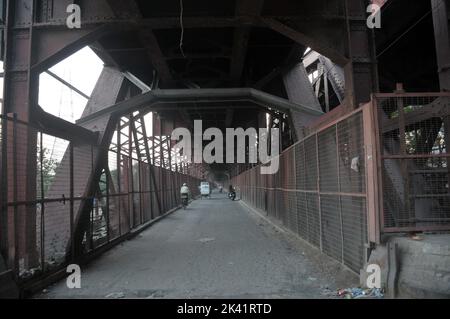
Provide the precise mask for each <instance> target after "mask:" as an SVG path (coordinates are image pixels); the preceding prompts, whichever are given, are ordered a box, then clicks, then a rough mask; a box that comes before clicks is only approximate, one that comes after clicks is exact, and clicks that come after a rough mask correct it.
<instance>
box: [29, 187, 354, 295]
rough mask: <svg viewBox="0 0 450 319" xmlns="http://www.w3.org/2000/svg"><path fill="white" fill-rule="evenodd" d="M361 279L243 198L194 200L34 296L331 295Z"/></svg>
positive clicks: (217, 195) (221, 197)
mask: <svg viewBox="0 0 450 319" xmlns="http://www.w3.org/2000/svg"><path fill="white" fill-rule="evenodd" d="M357 282H358V278H357V277H356V276H355V275H354V274H352V273H351V272H349V271H348V270H345V269H343V267H342V266H341V265H340V264H339V263H337V262H335V261H333V260H331V259H330V258H328V257H327V256H324V255H322V254H318V251H317V250H316V249H314V248H312V247H311V246H309V245H308V244H306V243H304V242H301V241H300V240H299V239H297V238H295V237H293V236H291V235H290V234H289V233H286V232H285V231H283V230H282V229H280V228H278V227H277V226H276V225H275V224H272V223H270V222H268V221H267V220H266V219H264V218H262V217H261V215H258V213H257V212H255V211H253V210H251V209H249V208H247V206H245V205H244V204H243V203H242V202H241V201H239V200H237V201H234V202H233V201H231V200H229V199H228V198H227V196H226V194H220V193H218V192H215V193H213V194H212V197H211V199H203V200H200V199H198V200H195V201H193V202H192V203H191V204H190V205H189V206H188V208H187V209H186V210H178V211H176V212H174V213H173V214H171V215H169V216H167V217H166V218H164V219H162V220H161V221H159V222H158V223H156V224H154V225H153V226H152V227H150V228H148V229H147V230H146V231H144V232H142V233H141V234H140V235H138V236H137V237H135V238H134V239H132V240H130V241H127V242H124V243H122V244H121V245H119V246H116V247H115V248H113V249H112V250H110V251H108V252H107V253H105V254H104V255H102V256H101V257H100V258H98V259H96V260H95V261H93V262H92V263H90V264H89V265H87V266H86V267H83V268H82V273H81V289H68V288H67V285H66V280H62V281H60V282H59V283H57V284H55V285H53V286H51V287H49V288H47V289H46V290H45V291H43V292H42V293H40V294H38V295H36V296H35V297H37V298H183V299H184V298H204V297H212V298H330V297H332V296H333V295H334V293H335V292H336V291H337V289H338V288H346V287H350V286H354V285H357Z"/></svg>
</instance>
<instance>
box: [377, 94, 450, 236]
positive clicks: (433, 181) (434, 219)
mask: <svg viewBox="0 0 450 319" xmlns="http://www.w3.org/2000/svg"><path fill="white" fill-rule="evenodd" d="M375 99H376V104H375V105H376V112H377V117H378V126H379V138H380V153H381V169H382V172H381V173H382V186H381V187H382V190H381V193H382V209H383V211H382V215H383V219H382V222H383V231H384V232H399V231H402V229H403V230H405V231H414V230H416V231H425V230H443V229H450V190H449V183H450V169H449V165H448V161H449V158H450V153H449V152H448V145H449V144H448V143H449V133H448V132H449V129H450V128H449V125H448V118H449V117H450V113H449V110H450V108H449V107H450V94H448V93H442V94H404V93H397V94H378V95H376V97H375Z"/></svg>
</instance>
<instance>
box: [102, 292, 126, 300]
mask: <svg viewBox="0 0 450 319" xmlns="http://www.w3.org/2000/svg"><path fill="white" fill-rule="evenodd" d="M105 298H111V299H122V298H125V294H124V293H123V292H113V293H110V294H109V295H106V296H105Z"/></svg>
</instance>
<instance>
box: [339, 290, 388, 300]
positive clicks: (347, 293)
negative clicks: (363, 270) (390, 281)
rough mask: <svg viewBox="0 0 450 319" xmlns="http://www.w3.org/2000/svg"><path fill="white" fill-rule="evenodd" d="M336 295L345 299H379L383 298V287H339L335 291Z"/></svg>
mask: <svg viewBox="0 0 450 319" xmlns="http://www.w3.org/2000/svg"><path fill="white" fill-rule="evenodd" d="M337 295H338V297H341V298H345V299H381V298H384V292H383V289H378V288H373V289H362V288H347V289H340V290H338V292H337Z"/></svg>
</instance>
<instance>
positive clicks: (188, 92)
mask: <svg viewBox="0 0 450 319" xmlns="http://www.w3.org/2000/svg"><path fill="white" fill-rule="evenodd" d="M238 101H247V102H253V103H255V104H258V105H261V106H263V107H266V108H273V109H276V110H279V111H282V112H288V111H290V110H295V111H297V112H300V113H304V114H309V115H312V116H320V115H322V114H323V113H322V112H321V111H318V110H317V109H315V108H314V106H306V105H300V104H296V103H291V102H289V101H288V100H286V99H283V98H280V97H277V96H274V95H271V94H268V93H264V92H261V91H258V90H255V89H250V88H237V89H176V90H154V91H150V92H147V93H145V94H142V95H138V96H136V97H133V98H131V99H129V100H126V101H124V102H121V103H118V104H116V105H113V106H110V107H108V108H105V109H103V110H99V111H98V112H95V113H92V114H90V115H87V116H85V117H83V118H81V119H80V120H78V121H77V124H82V123H84V122H87V121H93V120H95V119H97V118H101V117H103V116H104V115H108V114H112V115H115V116H120V115H123V114H130V113H131V112H134V111H137V110H139V109H141V108H144V107H145V108H151V107H152V106H154V105H156V104H161V103H180V104H181V103H192V102H197V103H202V102H205V103H208V102H238Z"/></svg>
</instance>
